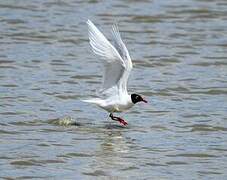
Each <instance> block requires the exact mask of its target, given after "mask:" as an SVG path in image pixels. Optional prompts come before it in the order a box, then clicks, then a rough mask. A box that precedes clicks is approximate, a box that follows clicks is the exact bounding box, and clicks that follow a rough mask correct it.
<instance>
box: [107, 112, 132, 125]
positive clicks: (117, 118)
mask: <svg viewBox="0 0 227 180" xmlns="http://www.w3.org/2000/svg"><path fill="white" fill-rule="evenodd" d="M110 117H111V119H112V120H114V121H118V122H119V123H120V124H122V125H124V126H126V125H127V124H128V123H127V122H126V121H125V120H124V119H122V118H120V117H116V116H113V114H112V113H110Z"/></svg>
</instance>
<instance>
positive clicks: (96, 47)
mask: <svg viewBox="0 0 227 180" xmlns="http://www.w3.org/2000/svg"><path fill="white" fill-rule="evenodd" d="M87 25H88V34H89V41H90V45H91V47H92V50H93V52H94V53H95V54H97V55H99V56H101V59H102V60H103V64H104V74H103V83H102V88H101V90H100V91H99V93H100V95H101V96H102V98H93V99H88V100H83V101H84V102H88V103H93V104H95V105H97V106H99V107H100V108H102V109H104V110H106V111H107V112H109V113H110V115H109V117H110V118H111V119H112V120H114V121H118V122H119V123H120V124H122V125H124V126H125V125H127V124H128V123H127V122H126V121H125V120H124V119H122V118H120V117H117V116H114V115H113V113H114V112H123V111H125V110H128V109H130V108H131V107H132V106H133V105H134V104H136V103H138V102H144V103H147V101H146V100H145V99H143V98H142V96H141V95H138V94H135V93H133V94H130V95H129V94H128V91H127V82H128V77H129V74H130V72H131V70H132V60H131V58H130V56H129V53H128V50H127V48H126V46H125V44H124V43H123V41H122V39H121V36H120V33H119V30H118V27H117V25H113V27H112V35H113V44H114V45H112V44H111V43H110V42H109V41H108V40H107V39H106V37H105V36H104V35H103V34H102V33H101V32H100V31H99V30H98V28H97V27H96V26H95V25H94V24H93V23H92V22H91V21H90V20H89V19H88V20H87Z"/></svg>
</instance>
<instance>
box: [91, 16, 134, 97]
mask: <svg viewBox="0 0 227 180" xmlns="http://www.w3.org/2000/svg"><path fill="white" fill-rule="evenodd" d="M87 24H88V32H89V40H90V44H91V47H92V50H93V52H94V53H95V54H97V55H100V56H101V57H103V59H105V61H104V75H103V87H102V89H101V92H103V93H104V94H109V95H113V94H118V93H121V92H122V90H123V89H122V88H123V87H125V88H124V89H127V88H126V84H127V78H126V83H125V82H124V81H125V77H126V74H125V73H126V71H127V72H128V67H129V65H128V64H126V63H128V62H127V61H126V60H125V59H123V57H124V56H122V55H121V54H122V53H124V52H125V50H123V51H121V50H118V48H120V46H119V47H118V46H115V47H114V46H113V45H112V44H111V43H110V42H109V41H108V40H107V39H106V38H105V36H104V35H103V34H102V33H101V32H100V31H99V30H98V29H97V28H96V26H95V25H94V24H93V23H92V22H91V21H90V20H88V21H87ZM118 34H119V32H118ZM116 35H117V32H116ZM120 40H121V39H120ZM114 41H115V42H116V43H117V44H119V45H120V42H119V37H118V38H115V40H114ZM121 43H123V42H122V40H121ZM123 45H124V43H123ZM124 47H125V45H124ZM116 48H117V49H116ZM125 49H126V47H125ZM126 51H127V49H126ZM127 55H128V51H127V53H126V56H127ZM128 56H129V55H128ZM129 72H130V71H129ZM127 77H128V75H127ZM123 84H125V85H123Z"/></svg>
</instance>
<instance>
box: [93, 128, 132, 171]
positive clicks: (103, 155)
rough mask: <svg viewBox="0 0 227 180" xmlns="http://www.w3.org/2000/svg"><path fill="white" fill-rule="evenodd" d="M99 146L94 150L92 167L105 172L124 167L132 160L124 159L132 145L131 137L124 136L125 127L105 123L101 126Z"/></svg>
mask: <svg viewBox="0 0 227 180" xmlns="http://www.w3.org/2000/svg"><path fill="white" fill-rule="evenodd" d="M103 129H104V130H103V132H102V135H101V136H102V138H101V139H102V140H101V141H100V147H99V148H98V150H97V151H96V153H95V154H96V155H95V157H96V159H95V161H94V164H93V165H92V167H93V168H95V169H96V170H102V171H105V172H108V173H110V172H112V170H113V169H124V168H127V167H129V166H131V163H132V162H129V161H127V160H126V158H128V156H130V151H131V150H132V149H131V148H132V147H133V141H132V139H130V138H128V137H126V136H125V134H127V129H125V128H122V127H121V126H118V125H112V124H109V125H106V126H105V127H104V128H103Z"/></svg>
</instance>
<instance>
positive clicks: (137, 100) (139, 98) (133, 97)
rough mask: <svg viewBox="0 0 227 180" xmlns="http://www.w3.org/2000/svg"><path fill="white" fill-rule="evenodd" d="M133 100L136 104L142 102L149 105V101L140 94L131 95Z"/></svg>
mask: <svg viewBox="0 0 227 180" xmlns="http://www.w3.org/2000/svg"><path fill="white" fill-rule="evenodd" d="M131 100H132V102H133V103H134V104H136V103H138V102H141V101H143V102H145V103H147V101H146V100H145V99H143V98H142V97H141V96H140V95H138V94H131Z"/></svg>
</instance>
